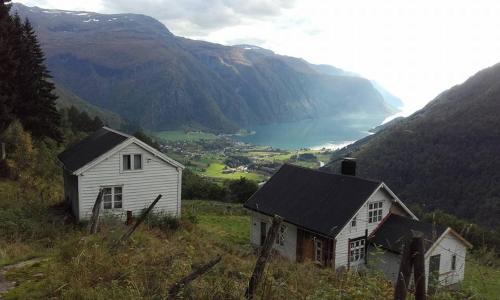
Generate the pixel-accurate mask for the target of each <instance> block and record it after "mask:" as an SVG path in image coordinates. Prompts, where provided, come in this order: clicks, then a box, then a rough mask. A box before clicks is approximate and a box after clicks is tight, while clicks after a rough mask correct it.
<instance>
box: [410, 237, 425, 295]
mask: <svg viewBox="0 0 500 300" xmlns="http://www.w3.org/2000/svg"><path fill="white" fill-rule="evenodd" d="M412 248H413V253H412V257H413V280H415V299H416V300H425V257H424V255H425V253H424V238H423V234H422V233H421V232H413V241H412Z"/></svg>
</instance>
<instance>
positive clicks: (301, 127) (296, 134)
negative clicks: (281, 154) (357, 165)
mask: <svg viewBox="0 0 500 300" xmlns="http://www.w3.org/2000/svg"><path fill="white" fill-rule="evenodd" d="M383 120H384V117H383V116H358V117H356V116H353V117H346V118H328V117H326V118H319V119H314V120H303V121H298V122H291V123H279V124H268V125H261V126H255V127H251V128H249V129H250V130H252V131H254V132H255V133H254V134H252V135H247V136H236V139H238V140H240V141H243V142H246V143H250V144H254V145H262V146H271V147H273V148H280V149H287V150H294V149H302V148H311V149H321V148H323V147H325V148H330V149H336V148H340V147H343V146H345V145H347V144H350V143H352V142H354V141H356V140H359V139H361V138H363V137H365V136H367V135H369V134H370V133H369V132H368V130H370V129H371V128H373V127H375V126H377V125H380V123H381V122H382V121H383Z"/></svg>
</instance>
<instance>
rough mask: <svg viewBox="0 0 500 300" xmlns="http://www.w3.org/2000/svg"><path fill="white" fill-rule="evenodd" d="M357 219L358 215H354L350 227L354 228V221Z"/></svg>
mask: <svg viewBox="0 0 500 300" xmlns="http://www.w3.org/2000/svg"><path fill="white" fill-rule="evenodd" d="M357 218H358V215H355V216H354V218H352V220H351V227H356V221H357V220H356V219H357Z"/></svg>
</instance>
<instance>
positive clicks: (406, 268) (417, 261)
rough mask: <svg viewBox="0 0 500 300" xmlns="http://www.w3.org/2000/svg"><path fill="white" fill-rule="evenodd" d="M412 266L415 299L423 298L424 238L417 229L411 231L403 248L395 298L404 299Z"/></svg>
mask: <svg viewBox="0 0 500 300" xmlns="http://www.w3.org/2000/svg"><path fill="white" fill-rule="evenodd" d="M412 268H413V280H414V281H415V299H416V300H425V297H426V294H425V257H424V239H423V234H422V233H421V232H417V231H412V239H411V242H410V241H407V243H406V244H405V247H404V250H403V255H402V257H401V265H400V266H399V273H398V279H397V282H396V290H395V291H394V299H395V300H405V299H406V294H407V293H408V285H409V283H410V276H411V270H412Z"/></svg>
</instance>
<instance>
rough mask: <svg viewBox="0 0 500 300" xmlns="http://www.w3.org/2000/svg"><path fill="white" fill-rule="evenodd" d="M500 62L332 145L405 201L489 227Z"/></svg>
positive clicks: (494, 222) (497, 178)
mask: <svg viewBox="0 0 500 300" xmlns="http://www.w3.org/2000/svg"><path fill="white" fill-rule="evenodd" d="M499 98H500V63H499V64H496V65H494V66H491V67H489V68H487V69H484V70H481V71H479V72H478V73H476V74H475V75H473V76H471V77H470V78H469V79H468V80H466V81H465V82H464V83H462V84H459V85H456V86H454V87H452V88H450V89H448V90H446V91H444V92H442V93H441V94H440V95H439V96H437V97H436V98H435V99H434V100H432V101H431V102H429V103H428V104H427V105H426V106H425V107H424V108H423V109H421V110H419V111H417V112H415V113H414V114H412V115H411V116H409V117H407V118H405V119H402V120H398V121H397V122H395V123H394V124H392V125H391V126H388V127H386V128H383V129H381V130H380V131H379V132H377V133H375V134H374V135H372V136H369V137H367V138H365V139H363V140H360V141H358V142H356V143H354V144H352V145H350V146H348V147H346V148H344V149H341V150H340V151H338V152H336V153H335V154H334V157H333V160H334V161H333V162H331V163H329V164H328V165H327V166H326V168H327V169H330V170H337V169H338V164H339V159H340V158H341V157H342V156H353V157H356V158H357V160H358V171H359V175H360V176H364V177H368V178H376V179H380V180H383V181H385V182H386V183H388V184H389V186H391V188H392V189H393V190H394V191H395V192H396V193H398V195H400V196H401V198H402V199H403V200H405V201H407V202H408V203H413V204H419V205H421V206H423V208H425V209H426V210H430V211H432V210H435V209H441V210H445V211H448V212H450V213H453V214H455V215H457V216H460V217H462V218H468V219H470V220H474V221H476V222H478V223H479V224H482V225H486V226H489V227H495V226H498V225H499V224H500V223H499V221H498V218H497V217H498V215H500V184H498V183H499V182H500V175H499V172H498V170H500V161H499V160H498V159H497V156H498V153H500V139H499V137H500V119H499V118H498V111H500V102H499V101H498V99H499Z"/></svg>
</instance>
